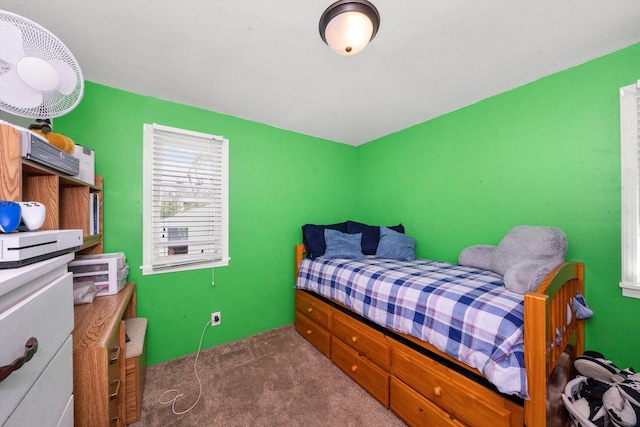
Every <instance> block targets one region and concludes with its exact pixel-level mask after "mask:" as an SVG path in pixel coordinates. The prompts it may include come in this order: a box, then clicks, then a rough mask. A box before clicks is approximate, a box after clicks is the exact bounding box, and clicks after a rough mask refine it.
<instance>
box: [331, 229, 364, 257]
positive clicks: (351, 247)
mask: <svg viewBox="0 0 640 427" xmlns="http://www.w3.org/2000/svg"><path fill="white" fill-rule="evenodd" d="M324 240H325V243H326V245H327V249H326V250H325V252H324V256H325V257H326V258H346V259H364V258H365V256H364V254H363V253H362V246H361V242H362V233H357V234H347V233H342V232H340V231H338V230H332V229H330V228H325V230H324Z"/></svg>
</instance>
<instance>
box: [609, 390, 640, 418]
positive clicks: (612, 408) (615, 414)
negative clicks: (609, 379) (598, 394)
mask: <svg viewBox="0 0 640 427" xmlns="http://www.w3.org/2000/svg"><path fill="white" fill-rule="evenodd" d="M602 403H603V405H604V408H605V409H606V410H607V414H608V415H609V421H610V422H611V424H613V425H614V426H616V427H636V426H637V424H638V414H637V411H636V408H634V405H632V404H631V402H629V401H628V400H627V399H625V398H624V396H623V395H622V393H621V390H620V385H619V384H616V385H613V386H612V387H611V388H609V390H607V392H606V393H605V394H604V395H603V396H602Z"/></svg>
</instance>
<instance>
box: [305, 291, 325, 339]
mask: <svg viewBox="0 0 640 427" xmlns="http://www.w3.org/2000/svg"><path fill="white" fill-rule="evenodd" d="M296 310H298V311H300V312H301V313H302V314H304V315H305V316H307V317H308V318H310V319H311V320H313V321H314V322H316V323H317V324H318V325H320V326H322V327H323V328H325V329H327V330H331V307H329V306H328V305H327V304H325V303H323V302H322V301H319V300H317V299H312V297H310V296H308V295H306V294H305V293H304V292H302V291H296Z"/></svg>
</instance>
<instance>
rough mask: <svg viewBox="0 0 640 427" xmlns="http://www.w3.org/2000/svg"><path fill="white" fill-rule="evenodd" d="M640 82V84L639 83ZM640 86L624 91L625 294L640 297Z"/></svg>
mask: <svg viewBox="0 0 640 427" xmlns="http://www.w3.org/2000/svg"><path fill="white" fill-rule="evenodd" d="M639 83H640V82H639ZM639 87H640V84H635V85H631V86H626V87H623V88H622V89H620V170H621V184H622V187H621V191H622V192H621V199H622V218H621V221H622V222H621V230H622V236H621V237H622V254H621V255H622V281H621V282H620V287H621V288H622V294H623V295H624V296H628V297H634V298H640V258H639V254H640V251H639V249H640V235H639V234H638V233H639V232H640V167H639V165H640V144H639V143H638V142H639V140H640V139H639V135H640V106H639V103H640V90H639Z"/></svg>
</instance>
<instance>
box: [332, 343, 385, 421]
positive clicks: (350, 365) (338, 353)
mask: <svg viewBox="0 0 640 427" xmlns="http://www.w3.org/2000/svg"><path fill="white" fill-rule="evenodd" d="M331 360H332V361H333V363H335V364H336V365H337V366H338V367H339V368H340V369H342V370H343V371H344V372H345V373H346V374H347V375H349V376H350V377H351V378H352V379H353V380H354V381H355V382H357V383H358V384H360V386H361V387H362V388H364V389H365V390H367V392H369V394H370V395H372V396H373V397H375V398H376V399H377V400H378V401H379V402H380V403H382V404H383V405H384V406H385V407H387V408H388V407H389V374H388V373H387V372H385V371H384V370H382V369H381V368H380V367H378V366H377V365H375V364H374V363H372V362H370V361H368V360H367V359H366V358H365V357H363V356H360V355H359V354H358V353H356V352H355V351H354V350H353V349H351V348H350V347H349V346H347V345H346V344H344V343H343V342H342V341H341V340H339V339H337V338H336V337H332V339H331Z"/></svg>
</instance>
